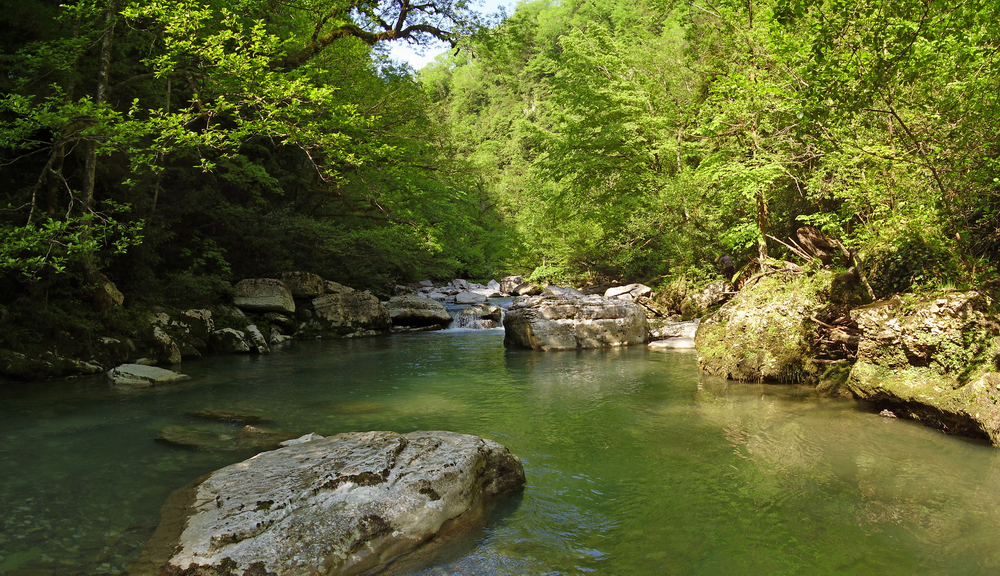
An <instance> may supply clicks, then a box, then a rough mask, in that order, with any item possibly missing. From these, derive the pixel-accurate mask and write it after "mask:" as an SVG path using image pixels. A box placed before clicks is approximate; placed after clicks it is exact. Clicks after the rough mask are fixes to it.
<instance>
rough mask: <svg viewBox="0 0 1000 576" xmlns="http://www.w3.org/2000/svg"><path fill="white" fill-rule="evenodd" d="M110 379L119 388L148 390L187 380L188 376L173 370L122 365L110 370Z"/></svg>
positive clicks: (138, 365)
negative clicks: (127, 387)
mask: <svg viewBox="0 0 1000 576" xmlns="http://www.w3.org/2000/svg"><path fill="white" fill-rule="evenodd" d="M108 378H109V379H111V381H112V382H113V383H114V384H115V385H117V386H131V387H134V388H147V387H149V386H156V385H158V384H169V383H170V382H176V381H178V380H185V379H187V376H185V375H184V374H178V373H177V372H173V371H171V370H165V369H163V368H157V367H156V366H143V365H141V364H122V365H121V366H119V367H117V368H114V369H112V370H109V371H108Z"/></svg>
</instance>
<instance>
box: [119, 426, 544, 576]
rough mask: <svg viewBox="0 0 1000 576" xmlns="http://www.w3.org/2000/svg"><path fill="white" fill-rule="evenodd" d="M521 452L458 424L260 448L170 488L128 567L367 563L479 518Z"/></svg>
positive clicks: (225, 568) (246, 570) (304, 568)
mask: <svg viewBox="0 0 1000 576" xmlns="http://www.w3.org/2000/svg"><path fill="white" fill-rule="evenodd" d="M524 483H525V479H524V470H523V468H522V466H521V461H520V460H519V459H518V458H517V457H516V456H514V455H512V454H511V453H510V452H509V451H508V450H507V449H506V448H505V447H503V446H501V445H500V444H498V443H496V442H494V441H492V440H486V439H483V438H478V437H476V436H469V435H466V434H457V433H454V432H425V431H418V432H410V433H408V434H403V435H400V434H397V433H395V432H348V433H344V434H338V435H336V436H331V437H327V438H318V437H317V438H314V439H312V440H307V441H303V442H300V443H297V444H292V445H289V446H286V447H283V448H280V449H278V450H274V451H272V452H264V453H261V454H258V455H257V456H255V457H253V458H251V459H249V460H245V461H243V462H240V463H237V464H233V465H231V466H227V467H226V468H222V469H221V470H217V471H216V472H214V473H212V474H211V475H210V476H209V477H208V478H206V479H205V480H203V481H202V482H201V483H200V484H198V485H196V486H194V487H192V488H189V489H187V490H184V491H179V492H178V493H175V495H174V496H172V497H171V499H170V501H169V502H168V505H166V506H164V510H163V514H162V517H163V520H162V523H161V525H160V527H159V528H158V529H157V533H156V534H155V535H154V537H153V540H152V541H151V542H150V544H149V545H148V546H147V548H146V549H145V551H144V558H143V559H142V560H141V561H140V562H141V563H140V564H139V565H136V566H134V567H130V570H129V572H130V573H131V574H142V573H161V574H162V573H172V574H178V573H183V574H185V575H187V576H198V575H213V576H215V575H219V574H234V575H235V574H261V575H263V574H267V573H275V574H360V573H369V571H373V570H376V569H379V568H380V567H382V566H384V565H385V564H386V563H387V562H389V561H391V560H393V559H395V558H396V557H398V556H400V555H402V554H405V553H407V552H409V551H412V550H414V549H417V548H418V547H420V546H421V545H422V544H423V543H425V542H427V541H428V540H430V539H431V538H433V537H434V536H435V535H437V534H439V533H441V532H443V531H444V532H448V533H454V532H455V531H457V530H458V529H460V528H461V527H462V526H464V525H465V524H466V523H467V522H472V521H474V522H478V521H480V520H481V518H482V516H483V511H484V510H485V509H486V508H487V507H488V506H489V505H490V503H491V502H493V501H495V500H496V499H497V498H499V497H502V496H505V495H508V494H512V493H515V492H518V491H520V490H521V489H522V488H523V487H524Z"/></svg>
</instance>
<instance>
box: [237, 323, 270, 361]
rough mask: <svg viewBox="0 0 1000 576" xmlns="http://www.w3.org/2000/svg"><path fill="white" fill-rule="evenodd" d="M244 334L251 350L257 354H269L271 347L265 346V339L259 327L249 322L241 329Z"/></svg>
mask: <svg viewBox="0 0 1000 576" xmlns="http://www.w3.org/2000/svg"><path fill="white" fill-rule="evenodd" d="M243 331H244V333H245V334H246V338H247V340H248V341H249V342H248V343H249V344H250V348H251V351H253V352H256V353H258V354H270V353H271V349H270V348H269V347H268V346H267V340H266V339H265V338H264V334H262V333H261V331H260V328H257V325H256V324H250V325H249V326H247V327H246V328H244V329H243Z"/></svg>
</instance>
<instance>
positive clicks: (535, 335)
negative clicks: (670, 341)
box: [503, 296, 646, 350]
mask: <svg viewBox="0 0 1000 576" xmlns="http://www.w3.org/2000/svg"><path fill="white" fill-rule="evenodd" d="M503 325H504V331H505V335H504V344H506V345H509V346H521V347H525V348H532V349H535V350H575V349H578V348H606V347H616V346H629V345H634V344H643V343H645V342H646V315H645V314H644V313H643V310H642V308H640V307H639V306H638V305H636V304H635V303H633V302H627V301H624V300H609V299H607V298H602V297H600V296H585V297H574V296H528V297H521V298H517V299H516V300H514V302H513V304H512V305H511V308H510V310H508V311H507V314H506V316H505V317H504V321H503Z"/></svg>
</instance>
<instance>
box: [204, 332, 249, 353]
mask: <svg viewBox="0 0 1000 576" xmlns="http://www.w3.org/2000/svg"><path fill="white" fill-rule="evenodd" d="M208 342H209V344H210V345H211V346H212V350H214V351H215V353H216V354H242V353H245V352H249V351H250V345H249V344H248V343H247V339H246V334H244V333H243V332H240V331H239V330H234V329H232V328H223V329H221V330H216V331H215V332H212V334H211V335H210V336H209V339H208Z"/></svg>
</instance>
